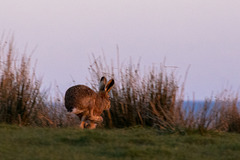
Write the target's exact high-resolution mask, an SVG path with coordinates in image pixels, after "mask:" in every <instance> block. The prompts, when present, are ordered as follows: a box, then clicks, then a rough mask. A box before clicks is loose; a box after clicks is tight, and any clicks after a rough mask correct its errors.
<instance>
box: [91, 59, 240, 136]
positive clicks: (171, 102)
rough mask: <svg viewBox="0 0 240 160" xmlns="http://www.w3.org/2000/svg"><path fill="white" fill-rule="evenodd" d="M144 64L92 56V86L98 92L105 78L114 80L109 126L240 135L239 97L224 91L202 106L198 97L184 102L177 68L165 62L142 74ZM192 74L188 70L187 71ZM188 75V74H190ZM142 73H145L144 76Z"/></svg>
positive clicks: (108, 115) (105, 118)
mask: <svg viewBox="0 0 240 160" xmlns="http://www.w3.org/2000/svg"><path fill="white" fill-rule="evenodd" d="M140 68H141V67H140V63H138V64H136V65H135V64H132V62H131V60H130V61H129V64H128V65H123V64H121V65H120V62H119V58H118V59H117V62H116V65H115V64H114V63H113V62H112V65H111V66H109V65H108V64H107V61H106V60H105V57H104V56H103V57H98V58H96V57H95V56H94V55H93V56H92V62H91V65H90V67H89V72H90V80H89V82H90V84H91V86H92V88H94V89H95V90H96V89H97V84H98V80H99V79H100V77H101V76H102V75H104V76H106V77H109V78H114V79H115V81H116V85H115V87H114V88H113V90H112V99H111V109H110V110H109V111H106V112H105V113H104V120H105V122H104V123H105V126H106V127H110V128H111V127H129V126H135V125H142V126H153V127H157V128H159V129H160V130H161V131H170V132H186V131H192V130H198V131H199V132H200V133H202V134H203V133H205V131H208V130H217V131H230V132H240V129H239V128H240V112H239V103H238V94H233V93H232V92H230V91H227V90H226V91H224V92H222V93H221V94H219V95H216V98H215V99H213V98H206V100H205V101H204V102H203V103H201V104H199V103H197V102H196V101H195V100H194V98H193V100H192V101H189V103H184V86H185V82H186V77H185V79H184V80H183V82H181V85H179V84H180V82H179V81H177V78H176V75H175V74H174V69H172V70H170V71H169V70H168V68H167V67H165V65H164V63H163V64H161V65H160V67H159V68H157V67H155V66H152V67H150V69H149V71H148V72H142V71H141V69H140ZM187 72H188V71H187ZM187 72H186V75H187ZM141 73H144V75H143V76H142V75H141Z"/></svg>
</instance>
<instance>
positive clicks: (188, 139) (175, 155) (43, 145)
mask: <svg viewBox="0 0 240 160" xmlns="http://www.w3.org/2000/svg"><path fill="white" fill-rule="evenodd" d="M0 142H1V143H0V157H1V160H8V159H14V160H17V159H24V160H28V159H29V160H34V159H44V160H46V159H53V160H56V159H64V160H65V159H71V160H74V159H88V160H91V159H194V160H197V159H205V160H206V159H217V160H219V159H224V160H227V159H240V154H239V151H240V135H239V134H234V133H214V132H209V133H206V134H205V135H200V134H198V133H188V134H184V135H180V134H160V133H159V132H158V131H157V130H155V129H151V128H142V127H132V128H125V129H96V130H80V129H78V128H34V127H18V126H14V125H6V124H1V125H0Z"/></svg>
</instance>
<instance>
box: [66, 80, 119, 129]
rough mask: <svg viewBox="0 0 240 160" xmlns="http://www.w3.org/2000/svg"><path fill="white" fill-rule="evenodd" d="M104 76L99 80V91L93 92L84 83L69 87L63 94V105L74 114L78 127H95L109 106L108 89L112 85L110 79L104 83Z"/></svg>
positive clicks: (112, 81) (112, 82)
mask: <svg viewBox="0 0 240 160" xmlns="http://www.w3.org/2000/svg"><path fill="white" fill-rule="evenodd" d="M106 82H107V80H106V78H105V77H102V78H101V80H100V86H99V89H100V91H99V92H97V93H96V92H94V91H93V90H92V89H91V88H89V87H87V86H84V85H76V86H73V87H70V88H69V89H68V90H67V91H66V94H65V107H66V108H67V111H68V112H72V113H74V114H76V115H77V116H78V117H79V119H80V121H81V123H80V128H90V129H94V128H96V126H97V124H99V123H101V122H102V121H103V118H102V116H101V114H102V112H103V110H107V109H109V108H110V100H109V95H108V93H109V91H110V90H111V88H112V86H113V85H114V80H113V79H111V80H110V81H109V82H108V83H107V85H106Z"/></svg>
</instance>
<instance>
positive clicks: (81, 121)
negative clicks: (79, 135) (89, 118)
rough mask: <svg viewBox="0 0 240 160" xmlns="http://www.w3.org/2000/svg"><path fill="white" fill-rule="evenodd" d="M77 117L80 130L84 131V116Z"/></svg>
mask: <svg viewBox="0 0 240 160" xmlns="http://www.w3.org/2000/svg"><path fill="white" fill-rule="evenodd" d="M78 117H79V119H80V128H81V129H84V126H85V120H86V115H82V114H78Z"/></svg>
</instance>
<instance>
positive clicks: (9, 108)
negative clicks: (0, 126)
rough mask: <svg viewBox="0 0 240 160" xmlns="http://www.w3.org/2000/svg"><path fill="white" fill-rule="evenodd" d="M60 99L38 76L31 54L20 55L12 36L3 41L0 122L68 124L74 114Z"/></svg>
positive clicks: (0, 56) (0, 42)
mask: <svg viewBox="0 0 240 160" xmlns="http://www.w3.org/2000/svg"><path fill="white" fill-rule="evenodd" d="M59 99H62V98H60V96H59V95H56V96H55V97H51V96H49V91H48V90H46V89H43V88H42V79H41V78H38V77H37V76H36V72H35V67H32V64H31V56H28V55H27V54H25V53H24V54H19V53H17V50H15V47H14V41H13V39H6V40H5V39H4V40H1V41H0V122H4V123H8V124H18V125H33V126H50V127H57V126H68V125H71V124H70V123H69V122H72V120H71V119H72V117H71V116H68V115H67V114H66V111H65V108H64V105H63V103H62V101H61V100H60V101H59Z"/></svg>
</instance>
